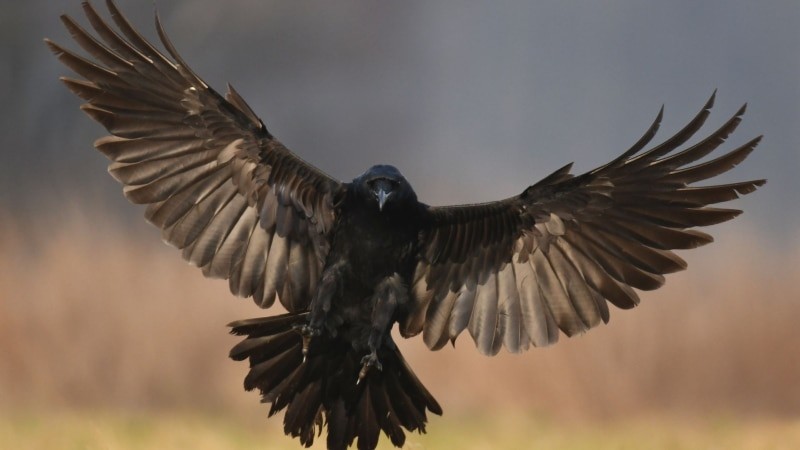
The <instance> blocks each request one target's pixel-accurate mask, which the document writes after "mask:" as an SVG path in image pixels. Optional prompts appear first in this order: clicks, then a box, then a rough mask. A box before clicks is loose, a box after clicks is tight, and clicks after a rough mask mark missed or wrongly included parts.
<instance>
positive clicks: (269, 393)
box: [230, 313, 442, 449]
mask: <svg viewBox="0 0 800 450" xmlns="http://www.w3.org/2000/svg"><path fill="white" fill-rule="evenodd" d="M306 316H307V313H301V314H283V315H279V316H275V317H266V318H259V319H248V320H242V321H238V322H234V323H232V324H230V326H231V327H232V331H231V332H232V333H233V334H236V335H245V336H247V337H246V338H245V339H244V340H243V341H242V342H240V343H239V344H237V345H236V346H235V347H233V349H232V350H231V358H233V359H235V360H239V361H241V360H244V359H249V361H250V372H249V373H248V375H247V377H246V378H245V383H244V384H245V389H247V390H252V389H256V388H257V389H259V391H260V392H261V395H262V401H263V402H265V403H271V404H272V405H271V408H270V411H269V415H270V416H271V415H273V414H275V413H277V412H278V411H281V410H284V409H285V410H286V413H285V415H284V419H283V423H284V432H285V433H286V434H287V435H290V436H292V437H297V438H299V440H300V442H301V443H302V444H303V445H305V446H307V447H308V446H311V445H312V444H313V442H314V439H315V437H317V436H320V435H321V434H322V430H323V429H324V428H326V427H327V444H328V448H331V449H344V448H346V447H348V446H350V445H352V444H353V443H354V442H356V441H357V446H358V448H359V449H374V448H375V447H376V446H377V445H378V439H379V437H380V433H381V431H383V432H384V433H385V434H386V435H387V436H388V437H389V439H390V440H391V442H392V444H394V445H395V446H398V447H400V446H402V445H403V444H404V443H405V438H406V435H405V432H404V430H403V429H404V428H405V430H408V431H418V432H420V433H424V432H425V424H426V423H427V420H428V419H427V414H426V411H430V412H432V413H434V414H441V413H442V409H441V407H440V406H439V404H438V403H437V402H436V400H435V399H434V398H433V396H432V395H431V394H430V393H429V392H428V390H427V389H425V387H424V386H423V385H422V383H421V382H420V381H419V379H418V378H417V377H416V375H414V373H413V372H412V371H411V369H410V368H409V367H408V364H406V362H405V360H404V359H403V357H402V355H401V354H400V352H399V351H398V350H397V349H396V348H384V349H383V350H382V351H381V352H380V353H379V357H380V360H381V363H382V364H383V370H382V371H378V370H371V371H369V372H368V373H367V376H366V377H365V378H364V379H363V380H362V381H361V382H360V383H358V384H357V383H356V380H357V379H358V372H359V370H360V369H361V364H360V360H361V355H359V354H358V353H357V352H356V351H354V350H353V349H352V347H351V346H350V344H349V343H347V342H345V341H343V340H342V339H341V338H330V337H326V336H320V337H318V338H316V339H314V340H312V342H311V346H310V348H309V354H308V357H307V359H306V361H305V362H303V356H302V339H301V337H300V334H299V333H297V332H296V331H295V330H294V327H295V326H296V325H303V324H305V323H306Z"/></svg>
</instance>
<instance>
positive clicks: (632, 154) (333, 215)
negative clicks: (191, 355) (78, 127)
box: [45, 0, 766, 449]
mask: <svg viewBox="0 0 800 450" xmlns="http://www.w3.org/2000/svg"><path fill="white" fill-rule="evenodd" d="M107 7H108V9H109V11H110V17H111V19H112V21H113V23H114V24H115V27H114V26H112V25H111V24H110V22H109V21H108V20H107V19H106V18H103V17H101V15H100V14H98V12H97V11H96V10H95V8H94V7H93V6H92V5H91V4H90V3H88V2H84V3H83V10H84V12H85V14H86V16H87V18H88V21H89V23H90V25H91V27H92V28H93V29H94V34H91V33H89V32H87V31H86V30H85V29H84V28H82V27H81V26H80V25H78V23H76V22H75V21H74V20H73V19H72V18H70V17H69V16H66V15H65V16H62V17H61V19H62V21H63V23H64V25H65V26H66V28H67V30H68V31H69V33H70V34H71V36H72V38H73V39H74V40H75V41H76V42H77V44H78V45H79V46H80V47H82V48H83V49H84V50H85V51H86V52H87V53H88V57H84V56H80V55H78V54H77V53H74V52H72V51H70V50H67V49H65V48H64V47H62V46H60V45H58V44H56V43H53V42H52V41H50V40H47V39H46V40H45V41H46V43H47V45H48V46H49V47H50V49H51V50H52V51H53V52H54V53H55V55H56V56H57V57H58V59H59V60H60V61H61V62H62V63H64V64H65V65H66V66H67V67H69V68H70V69H71V70H72V71H74V72H75V73H76V74H77V75H79V78H66V77H62V78H61V80H62V81H63V82H64V83H65V84H66V85H67V87H68V88H69V89H70V90H71V91H72V92H74V93H75V94H76V95H77V96H79V97H80V98H82V99H84V100H85V101H86V103H84V104H83V105H82V106H81V109H82V110H83V111H84V112H85V113H86V114H88V115H89V116H90V117H91V118H92V119H94V120H96V121H97V122H99V123H100V124H102V125H103V126H104V127H105V128H106V129H107V130H108V132H109V133H110V135H109V136H106V137H103V138H101V139H99V140H97V141H96V142H95V147H96V148H97V149H98V150H99V151H100V152H102V153H103V154H104V155H105V156H107V157H108V158H109V159H110V160H111V164H110V166H109V172H110V173H111V175H112V176H113V177H114V178H116V179H117V180H119V181H120V182H121V183H122V184H123V185H124V194H125V196H126V197H127V198H128V199H129V200H130V201H131V202H133V203H136V204H144V205H147V207H146V210H145V215H146V218H147V220H148V221H150V222H151V223H153V224H154V225H155V226H157V227H158V228H160V229H161V231H162V237H163V239H164V240H165V241H166V242H167V243H169V244H171V245H173V246H175V247H177V248H179V249H181V250H182V255H183V257H184V258H185V259H186V260H187V261H189V262H190V263H191V264H193V265H196V266H197V267H199V268H201V269H202V271H203V274H204V275H206V276H208V277H214V278H223V279H227V280H228V282H229V285H230V290H231V292H232V293H233V294H235V295H238V296H242V297H252V298H253V299H254V300H255V302H256V303H257V304H258V305H259V306H260V307H262V308H269V307H271V306H272V305H273V304H274V303H275V299H276V298H277V299H279V301H280V303H281V305H283V307H284V308H285V309H286V310H287V311H288V312H287V313H285V314H280V315H276V316H271V317H263V318H256V319H248V320H241V321H237V322H234V323H232V324H230V327H231V328H232V330H231V331H232V333H234V334H236V335H242V336H245V338H244V340H243V341H241V342H240V343H239V344H237V345H236V346H235V347H234V348H233V349H232V350H231V353H230V356H231V357H232V358H233V359H236V360H245V359H248V360H249V363H250V371H249V373H248V375H247V376H246V378H245V381H244V387H245V389H247V390H252V389H258V390H259V391H260V393H261V395H262V397H263V401H264V402H265V403H270V404H271V409H270V411H269V414H270V416H271V415H273V414H275V413H277V412H279V411H282V410H285V415H284V419H283V421H284V431H285V433H286V434H287V435H291V436H293V437H297V438H299V440H300V442H301V443H302V444H303V445H305V446H310V445H311V444H312V443H313V441H314V439H315V437H317V436H320V435H321V434H322V431H323V430H324V429H325V428H327V445H328V447H329V448H331V449H341V448H346V447H348V446H350V445H352V444H353V443H354V442H356V440H357V445H358V448H361V449H372V448H375V446H376V445H377V443H378V439H379V436H380V434H381V431H383V433H385V434H386V435H387V436H388V438H389V439H390V440H391V442H392V444H394V445H395V446H398V447H400V446H402V445H403V444H404V442H405V431H418V432H425V425H426V423H427V420H428V416H427V413H428V412H430V413H434V414H437V415H440V414H441V413H442V409H441V407H440V406H439V404H438V403H437V402H436V400H435V399H434V397H433V396H432V395H431V394H430V393H429V392H428V390H427V389H426V388H425V387H424V386H423V385H422V383H421V382H420V381H419V379H418V378H417V377H416V376H415V375H414V373H413V372H412V370H411V369H410V367H409V365H408V364H407V363H406V361H405V360H404V359H403V357H402V355H401V354H400V352H399V351H398V349H397V346H396V345H395V343H394V341H393V339H392V336H391V330H392V328H393V327H394V325H395V324H398V326H399V331H400V334H401V335H402V336H403V337H405V338H408V337H411V336H415V335H418V334H420V333H422V338H423V340H424V342H425V344H426V345H427V346H428V347H429V348H431V349H433V350H436V349H440V348H442V347H443V346H445V345H446V344H447V343H448V342H455V340H456V338H457V337H458V336H459V335H460V334H461V333H462V332H464V331H465V330H468V331H469V334H470V336H471V337H472V339H473V340H474V341H475V345H476V346H477V348H478V350H479V351H480V352H481V353H484V354H487V355H494V354H496V353H498V352H499V351H500V349H501V348H503V347H505V348H506V349H507V350H508V351H511V352H520V351H522V350H526V349H528V348H529V347H530V346H531V345H533V346H535V347H542V346H546V345H550V344H553V343H555V342H556V341H557V340H558V338H559V335H560V333H563V334H565V335H566V336H573V335H575V334H579V333H583V332H585V331H587V330H589V329H590V328H592V327H595V326H596V325H598V324H599V323H600V322H608V320H609V307H608V302H610V303H611V304H613V305H615V306H616V307H618V308H622V309H628V308H632V307H634V306H636V305H637V304H638V303H639V294H638V293H637V291H636V290H642V291H649V290H653V289H656V288H658V287H660V286H661V285H662V284H663V283H664V275H665V274H668V273H672V272H676V271H679V270H682V269H685V268H686V262H685V261H684V260H683V259H681V258H680V257H678V256H677V255H676V254H675V253H674V252H673V251H672V250H676V249H689V248H694V247H698V246H701V245H704V244H707V243H709V242H711V241H712V238H711V236H710V235H708V234H706V233H703V232H701V231H698V230H696V229H695V227H699V226H707V225H712V224H717V223H720V222H724V221H727V220H730V219H732V218H734V217H735V216H737V215H738V214H739V213H740V212H741V211H738V210H734V209H727V208H717V207H710V206H709V205H712V204H716V203H720V202H725V201H729V200H733V199H736V198H738V197H739V196H740V195H744V194H748V193H750V192H753V191H754V190H756V188H757V187H759V186H762V185H763V184H764V183H765V182H766V181H765V180H752V181H744V182H736V183H729V184H720V185H711V186H696V185H694V183H696V182H698V181H702V180H706V179H709V178H712V177H715V176H717V175H719V174H721V173H723V172H726V171H728V170H730V169H731V168H733V167H734V166H736V165H737V164H739V163H740V162H742V161H743V160H744V159H745V158H746V157H747V156H748V155H749V154H750V153H751V152H752V151H753V149H754V148H755V147H756V145H757V144H758V142H759V140H760V139H761V137H760V136H759V137H757V138H755V139H753V140H751V141H749V142H747V143H745V144H743V145H742V146H740V147H738V148H736V149H734V150H732V151H730V152H728V153H724V154H722V155H721V156H717V157H715V158H713V159H708V160H705V161H703V162H698V160H701V159H702V158H704V157H706V156H708V155H710V154H711V153H712V152H714V151H715V150H716V149H717V148H718V147H719V146H720V144H722V143H723V142H724V141H725V140H726V139H727V137H728V136H729V135H730V134H731V133H732V132H733V131H734V129H735V128H736V127H737V125H738V124H739V122H740V121H741V117H742V114H743V113H744V111H745V107H744V106H743V107H742V108H741V109H740V110H739V111H738V112H736V114H735V115H734V116H733V117H732V118H731V119H729V120H728V121H727V122H725V123H724V124H723V125H722V126H720V127H719V128H718V129H717V130H715V131H714V132H712V133H711V134H710V135H709V136H708V137H706V138H705V139H702V140H700V141H699V142H697V143H696V144H693V145H691V146H683V144H684V143H685V142H686V141H687V140H688V139H689V138H690V137H692V136H693V135H695V133H696V132H697V131H698V130H699V129H700V128H701V126H702V125H703V123H704V121H705V120H706V118H707V117H708V115H709V113H710V108H711V107H712V106H713V103H714V96H715V94H716V92H715V93H714V95H712V96H711V98H710V99H709V100H708V101H707V103H706V104H705V106H704V107H703V109H702V110H701V111H700V113H699V114H697V115H696V116H695V117H694V118H693V119H692V120H691V121H690V122H689V124H688V125H686V126H685V127H684V128H683V129H681V130H680V131H678V133H677V134H675V135H674V136H673V137H671V138H669V139H667V140H666V141H664V142H662V143H661V144H659V145H655V146H653V147H650V148H649V149H647V150H644V149H645V147H646V146H647V144H648V143H649V142H650V140H651V139H652V138H653V136H654V135H655V133H656V131H657V129H658V127H659V124H660V121H661V118H662V114H663V107H662V109H661V110H660V111H659V113H658V115H657V117H656V119H655V121H654V122H653V123H652V125H651V126H650V128H649V129H648V130H647V132H646V133H645V134H644V136H642V138H641V139H639V140H638V141H637V142H636V143H635V144H634V145H633V146H632V147H631V148H630V149H629V150H627V151H625V152H624V153H622V154H621V155H620V156H619V157H617V158H616V159H614V160H612V161H611V162H609V163H608V164H605V165H603V166H601V167H599V168H597V169H594V170H592V171H590V172H586V173H584V174H582V175H577V176H574V175H572V174H571V173H570V169H571V164H570V165H566V166H564V167H562V168H560V169H558V170H556V171H555V172H553V173H552V174H550V175H549V176H547V177H545V178H544V179H542V180H541V181H539V182H538V183H535V184H533V185H531V186H529V187H528V188H526V189H524V190H523V191H522V193H520V194H519V195H516V196H513V197H510V198H507V199H505V200H500V201H494V202H488V203H482V204H471V205H460V206H446V207H431V206H428V205H426V204H424V203H422V202H420V201H418V200H417V195H416V193H415V192H414V190H413V188H412V187H411V185H410V184H409V182H408V180H406V178H405V177H404V176H403V175H402V174H401V173H400V171H399V170H398V169H397V168H395V167H392V166H388V165H376V166H373V167H371V168H370V169H368V170H367V171H366V172H364V173H363V174H362V175H359V176H358V177H356V178H354V179H353V180H352V181H351V182H349V183H348V182H340V181H338V180H335V179H333V178H331V177H330V176H328V175H326V174H325V173H323V172H322V171H321V170H319V169H317V168H315V167H313V166H312V165H310V164H309V163H307V162H305V161H303V160H302V159H300V158H299V157H298V156H297V155H295V154H294V153H292V152H291V151H290V150H289V149H287V148H286V147H285V146H284V145H283V144H281V142H280V141H278V140H277V139H276V138H275V137H274V136H273V135H272V134H271V133H270V132H269V131H268V130H267V128H266V126H265V125H264V123H263V122H262V121H261V120H260V119H259V118H258V117H257V116H256V114H255V113H254V112H253V110H252V109H251V108H250V107H249V106H248V105H247V104H246V103H245V101H244V100H243V99H242V97H241V96H240V95H239V94H238V93H237V92H236V91H235V90H234V89H233V88H232V87H231V86H230V85H229V86H228V92H227V94H226V95H225V96H222V95H220V94H219V93H217V91H215V90H214V89H212V88H210V87H209V86H208V85H207V84H206V83H205V82H204V81H203V80H202V79H201V78H200V77H199V76H197V75H196V74H195V73H194V72H193V71H192V69H190V68H189V66H188V65H187V64H186V63H185V62H184V60H183V59H182V58H181V57H180V56H179V55H178V53H177V52H176V51H175V48H174V47H173V45H172V43H171V42H170V40H169V39H168V37H167V35H166V34H165V32H164V29H163V28H162V26H161V23H160V21H159V19H158V15H157V14H156V29H157V32H158V35H159V37H160V40H161V42H162V44H163V46H164V48H165V49H166V53H163V52H162V51H159V50H158V49H157V48H156V47H154V46H153V45H152V44H151V43H150V42H148V41H147V40H146V39H145V38H144V37H142V36H141V35H140V34H139V33H138V32H137V31H136V30H135V29H134V28H133V26H131V24H130V23H129V22H128V21H127V20H126V19H125V17H124V16H123V15H122V14H121V13H120V11H119V10H118V8H117V7H116V6H115V5H114V3H113V2H112V1H111V0H108V1H107ZM745 106H746V105H745ZM679 148H682V149H681V150H678V149H679Z"/></svg>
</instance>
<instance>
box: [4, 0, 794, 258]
mask: <svg viewBox="0 0 800 450" xmlns="http://www.w3.org/2000/svg"><path fill="white" fill-rule="evenodd" d="M95 3H97V4H98V6H100V5H101V3H102V2H98V1H96V2H95ZM157 3H158V5H159V8H160V11H161V14H162V16H163V19H164V23H165V26H166V28H167V31H168V33H169V34H170V36H171V37H172V40H173V42H174V43H175V45H176V47H177V48H178V49H179V51H181V53H182V55H183V56H184V58H185V59H186V60H187V61H188V62H189V63H190V64H191V65H192V66H193V68H194V69H195V71H196V72H198V73H199V74H200V75H201V76H202V77H204V78H205V79H206V81H208V82H209V84H211V85H212V86H214V87H216V88H217V89H218V90H224V87H225V85H224V83H225V82H228V81H229V82H231V83H233V84H234V85H235V86H236V88H237V90H238V91H239V92H240V93H241V94H242V96H243V97H244V98H245V99H246V100H247V101H248V102H249V103H250V105H251V106H252V107H253V108H254V109H255V111H256V112H257V113H258V114H259V115H260V116H261V117H262V119H263V120H264V121H265V122H266V124H267V126H268V127H269V129H270V130H271V131H272V132H273V133H274V134H276V135H277V136H278V137H279V138H280V139H281V140H282V141H283V142H284V143H286V144H287V145H288V146H289V147H290V148H292V149H293V150H295V151H296V152H297V153H299V154H300V155H301V156H302V157H304V158H305V159H308V160H309V161H311V162H312V163H314V164H315V165H317V166H319V167H320V168H322V169H324V170H326V171H328V172H330V173H331V174H332V175H334V176H336V177H339V178H342V179H348V180H349V179H351V178H352V177H354V176H355V175H357V174H359V173H360V172H361V171H363V170H364V169H366V168H367V167H368V166H370V165H372V164H374V163H390V164H394V165H397V166H398V167H399V168H400V169H401V170H402V171H403V172H404V173H405V174H406V176H407V178H409V179H410V180H411V182H412V183H413V184H414V186H415V188H416V190H417V193H418V194H419V196H420V198H421V200H423V201H425V202H427V203H431V204H442V203H455V202H457V203H462V202H475V201H487V200H492V199H496V198H501V197H506V196H509V195H513V194H516V193H518V192H520V191H521V190H522V189H523V188H524V187H525V186H527V185H528V184H530V183H532V182H534V181H536V180H538V179H539V178H541V177H543V176H544V175H546V174H547V173H549V172H550V171H552V170H554V169H556V168H558V167H560V166H562V165H563V164H565V163H567V162H570V161H575V162H576V165H575V170H576V171H585V170H588V169H591V168H593V167H595V166H597V165H600V164H602V163H604V162H606V161H607V160H609V159H611V158H613V157H615V156H617V154H619V153H620V152H621V151H623V150H624V149H626V148H627V147H628V146H629V145H630V144H632V143H633V142H634V141H635V140H637V139H638V138H639V136H640V135H641V134H642V133H643V132H644V130H645V129H646V128H647V127H648V125H649V124H650V122H651V121H652V119H653V117H654V116H655V114H656V112H657V111H658V108H659V107H660V106H661V104H662V103H664V104H666V111H665V113H666V116H665V120H664V123H663V125H662V128H661V133H660V134H659V135H658V136H657V137H656V140H659V138H661V139H663V138H666V137H667V136H669V134H670V133H672V132H674V131H676V130H677V129H678V128H679V127H681V126H683V125H684V124H685V122H687V121H688V120H689V119H690V118H691V117H692V116H693V115H694V114H695V113H696V112H697V111H698V110H699V108H700V107H701V106H702V105H703V103H704V102H705V101H706V99H707V98H708V96H709V95H710V94H711V92H712V91H713V90H714V89H715V88H718V89H719V93H718V97H717V99H718V101H717V106H716V108H715V109H714V111H713V112H712V116H711V118H710V119H709V123H708V125H707V128H705V130H707V131H711V130H713V129H714V128H715V127H716V126H717V125H719V124H721V123H722V122H723V121H724V120H726V119H727V118H728V117H729V116H730V115H732V114H733V113H734V112H735V111H736V109H737V108H738V107H739V106H740V104H741V103H744V102H749V110H748V113H747V114H746V116H745V120H744V122H743V124H742V125H741V127H740V128H739V130H738V131H737V133H735V134H734V135H733V137H732V138H731V139H730V142H729V143H728V144H726V145H727V148H733V146H734V145H737V144H741V143H744V142H745V141H747V140H749V139H750V138H752V137H754V136H756V135H758V134H762V133H763V134H765V135H766V138H765V140H764V141H763V143H762V144H761V146H760V147H759V149H758V150H757V151H756V152H755V153H754V154H753V155H752V156H751V157H750V158H749V159H748V160H747V161H746V162H745V163H744V164H743V165H742V166H741V167H740V168H738V169H737V170H735V171H734V174H733V175H732V176H726V177H725V179H726V180H732V179H746V178H760V177H767V178H769V179H770V182H769V184H768V185H767V186H766V187H765V188H763V189H762V190H761V191H759V192H757V193H755V194H753V195H751V196H749V197H747V198H746V199H744V200H741V201H738V202H737V203H736V207H741V208H743V209H745V210H746V214H745V215H744V216H743V217H742V219H741V220H740V221H739V223H740V225H734V226H741V227H743V228H742V229H744V230H760V231H761V233H759V235H760V236H761V237H758V238H756V239H759V240H763V242H765V243H767V244H770V245H774V246H775V247H776V248H777V247H778V246H779V244H778V242H779V241H778V240H777V238H780V239H787V238H790V239H796V238H797V237H798V235H799V234H798V232H797V225H796V224H797V223H798V219H800V212H799V210H800V208H797V204H798V201H797V199H796V196H797V194H798V192H800V181H798V179H797V177H796V176H795V174H796V173H797V172H798V170H800V133H798V131H797V128H798V126H800V31H798V30H800V2H797V1H796V0H787V1H767V2H752V1H744V0H733V1H732V0H725V1H702V2H698V1H673V2H655V1H653V2H642V1H583V2H555V1H550V2H529V1H524V0H508V1H491V2H490V1H481V2H478V1H421V0H414V1H403V2H373V1H366V0H362V1H337V2H330V1H324V0H316V1H310V0H308V1H280V2H279V1H257V0H229V1H226V2H220V1H216V0H184V1H167V0H160V1H158V2H157ZM118 4H119V6H120V7H121V8H122V9H123V11H125V12H126V13H127V14H128V15H129V17H130V18H131V19H132V21H133V22H134V23H135V24H136V25H137V27H138V28H139V29H140V30H141V31H142V32H143V33H144V34H145V35H146V36H149V37H154V32H153V22H152V2H151V1H149V0H148V1H133V0H130V1H123V0H119V1H118ZM0 8H2V9H1V10H0V24H1V25H2V27H0V38H1V40H0V61H2V64H1V65H0V85H2V86H4V87H5V88H4V89H2V90H0V101H1V102H2V105H3V108H2V111H3V112H2V113H0V152H1V153H0V207H4V208H14V210H15V211H19V212H20V213H23V214H24V213H31V212H36V211H37V210H38V207H39V206H41V205H43V204H45V205H48V206H51V207H53V209H51V211H50V214H51V215H58V214H63V213H64V212H63V211H61V210H60V208H61V206H60V205H70V204H82V203H88V202H98V203H99V204H100V206H102V207H113V208H119V207H121V206H123V205H124V204H125V201H124V200H123V199H122V196H121V195H120V193H119V187H118V186H117V185H116V183H115V182H114V181H113V180H112V179H111V178H110V177H109V176H108V175H107V174H106V173H105V167H106V162H105V160H104V158H103V157H102V156H101V155H100V154H99V153H97V152H95V151H94V150H92V147H91V142H92V141H93V140H94V139H95V138H97V137H99V136H101V135H102V134H103V132H102V130H101V128H100V127H99V125H96V124H95V123H93V122H91V121H90V120H89V119H88V118H86V117H85V116H83V115H82V114H81V113H80V112H79V111H78V109H77V107H78V105H79V103H80V102H79V101H78V100H77V99H75V98H73V97H72V96H71V94H69V93H68V92H67V91H66V89H64V88H63V86H61V85H60V84H59V83H57V82H56V81H55V80H56V78H57V77H58V76H59V75H66V74H68V72H67V70H66V69H64V68H63V67H60V65H59V64H58V63H57V61H56V60H55V59H54V58H53V57H52V56H51V55H50V54H49V52H48V51H47V50H46V48H45V46H44V45H43V44H42V42H41V38H42V37H44V36H47V37H50V38H53V39H54V40H56V41H58V42H61V43H67V42H68V41H69V39H68V37H67V33H66V31H64V30H63V28H62V27H61V24H60V22H59V21H58V14H59V13H61V12H67V13H69V14H71V15H73V16H74V17H79V18H80V20H81V22H82V23H86V22H85V21H84V20H83V17H82V16H81V8H80V4H79V2H78V1H44V0H35V1H27V2H16V1H14V2H11V1H9V0H3V3H2V6H0ZM72 48H75V46H72ZM700 137H703V136H700ZM54 205H55V206H54ZM120 210H121V211H124V212H122V214H131V217H133V215H134V214H136V215H138V214H139V211H136V210H135V209H134V208H122V209H120ZM724 226H725V227H728V226H731V225H724Z"/></svg>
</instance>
